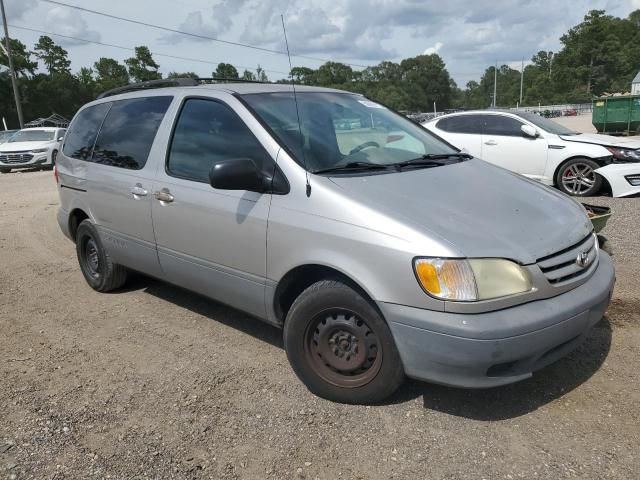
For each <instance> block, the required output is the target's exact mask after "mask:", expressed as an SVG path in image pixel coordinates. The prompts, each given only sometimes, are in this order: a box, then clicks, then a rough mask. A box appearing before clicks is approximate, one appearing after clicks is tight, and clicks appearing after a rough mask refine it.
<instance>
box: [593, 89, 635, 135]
mask: <svg viewBox="0 0 640 480" xmlns="http://www.w3.org/2000/svg"><path fill="white" fill-rule="evenodd" d="M592 107H593V108H592V112H593V113H592V114H591V123H593V126H594V127H596V130H598V132H599V133H626V134H628V135H640V95H626V96H620V97H601V98H596V99H595V100H593V104H592Z"/></svg>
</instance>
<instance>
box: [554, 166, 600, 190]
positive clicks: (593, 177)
mask: <svg viewBox="0 0 640 480" xmlns="http://www.w3.org/2000/svg"><path fill="white" fill-rule="evenodd" d="M598 168H600V165H598V164H597V163H596V162H594V161H593V160H591V159H589V158H572V159H570V160H567V161H566V162H564V163H563V164H562V165H560V168H558V171H557V172H556V178H555V182H556V187H558V189H559V190H560V191H562V192H564V193H566V194H567V195H572V196H574V197H591V196H593V195H595V194H597V193H598V192H599V191H600V188H601V187H602V177H601V176H600V175H598V174H597V173H595V171H594V170H596V169H598Z"/></svg>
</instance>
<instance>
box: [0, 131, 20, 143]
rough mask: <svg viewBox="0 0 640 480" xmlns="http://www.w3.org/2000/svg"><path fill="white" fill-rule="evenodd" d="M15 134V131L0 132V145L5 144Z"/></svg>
mask: <svg viewBox="0 0 640 480" xmlns="http://www.w3.org/2000/svg"><path fill="white" fill-rule="evenodd" d="M16 132H17V130H0V143H5V142H6V141H7V140H9V139H10V138H11V137H12V136H13V134H14V133H16Z"/></svg>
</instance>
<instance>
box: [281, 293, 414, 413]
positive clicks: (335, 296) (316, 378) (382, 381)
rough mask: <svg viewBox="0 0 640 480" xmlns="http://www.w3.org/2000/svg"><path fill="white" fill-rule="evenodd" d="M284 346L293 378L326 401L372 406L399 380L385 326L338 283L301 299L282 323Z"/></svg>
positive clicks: (400, 374) (363, 302) (395, 352)
mask: <svg viewBox="0 0 640 480" xmlns="http://www.w3.org/2000/svg"><path fill="white" fill-rule="evenodd" d="M284 345H285V349H286V351H287V356H288V358H289V362H290V363H291V366H292V368H293V370H294V371H295V373H296V375H298V377H299V378H300V380H302V382H303V383H304V384H305V385H306V386H307V388H309V390H311V392H313V393H315V394H316V395H318V396H320V397H323V398H326V399H328V400H333V401H337V402H342V403H356V404H358V403H376V402H379V401H381V400H383V399H384V398H386V397H388V396H389V395H391V394H392V393H393V392H394V391H395V390H396V389H397V388H398V387H399V386H400V385H401V384H402V382H403V380H404V371H403V368H402V362H401V360H400V355H399V354H398V350H397V348H396V346H395V343H394V341H393V336H392V335H391V331H390V330H389V327H388V326H387V324H386V322H385V321H384V319H383V318H382V316H381V315H380V313H379V312H378V310H377V309H376V308H375V307H374V306H373V305H372V303H371V302H369V301H368V300H367V299H365V298H364V297H363V295H361V294H360V293H358V292H357V291H356V290H354V289H353V288H351V287H350V286H348V285H346V284H345V283H343V282H341V281H336V280H323V281H320V282H317V283H315V284H313V285H311V286H310V287H309V288H307V289H306V290H305V291H303V292H302V293H301V294H300V296H299V297H298V298H297V299H296V300H295V302H294V303H293V305H292V306H291V309H290V310H289V313H288V315H287V318H286V321H285V325H284Z"/></svg>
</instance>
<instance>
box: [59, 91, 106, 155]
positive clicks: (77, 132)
mask: <svg viewBox="0 0 640 480" xmlns="http://www.w3.org/2000/svg"><path fill="white" fill-rule="evenodd" d="M110 107H111V103H110V102H109V103H100V104H98V105H92V106H90V107H87V108H85V109H84V110H82V111H81V112H80V113H78V114H77V115H76V116H75V118H74V119H73V122H71V126H70V127H69V130H68V131H67V133H66V135H65V139H64V146H63V148H62V153H64V154H65V155H66V156H67V157H71V158H75V159H77V160H89V159H90V158H91V152H92V151H93V144H94V143H95V141H96V135H98V131H99V130H100V125H102V121H103V120H104V117H105V115H106V114H107V112H108V111H109V108H110Z"/></svg>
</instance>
